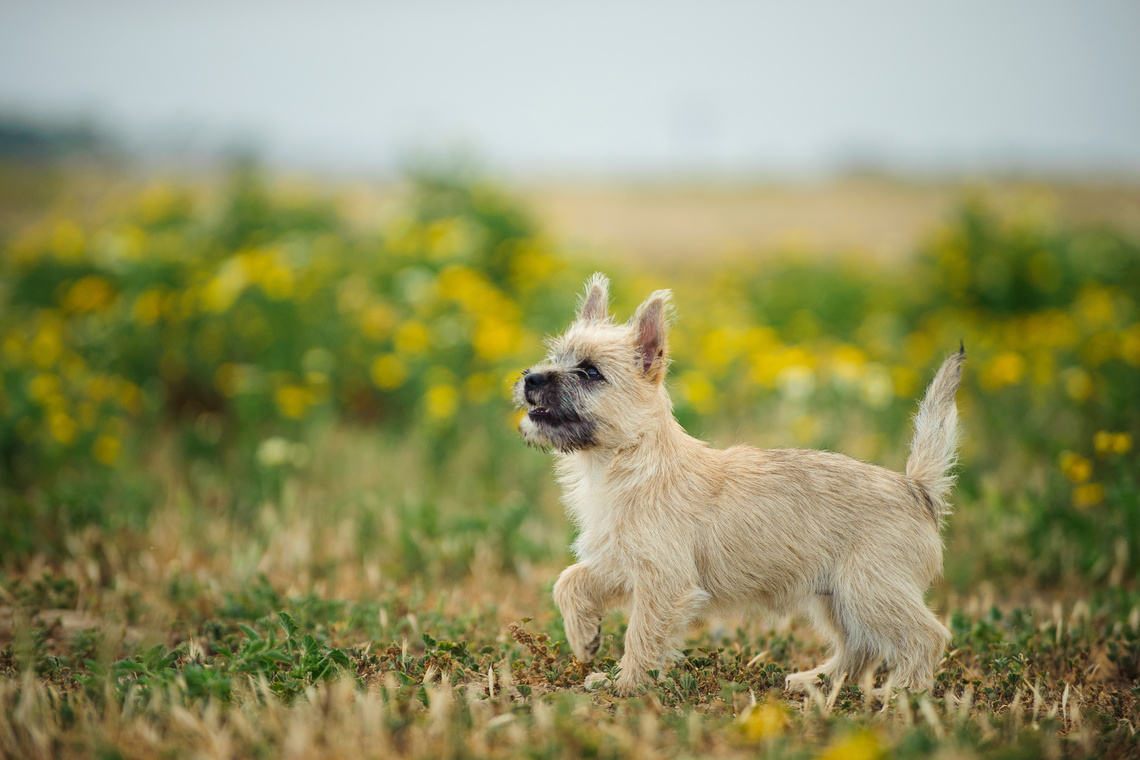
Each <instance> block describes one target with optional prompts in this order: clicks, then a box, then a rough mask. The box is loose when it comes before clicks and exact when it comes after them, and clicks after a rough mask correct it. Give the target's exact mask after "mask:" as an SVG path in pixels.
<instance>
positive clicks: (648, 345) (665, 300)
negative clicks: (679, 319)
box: [632, 290, 673, 383]
mask: <svg viewBox="0 0 1140 760" xmlns="http://www.w3.org/2000/svg"><path fill="white" fill-rule="evenodd" d="M672 298H673V294H672V293H670V292H669V291H668V290H658V291H657V292H656V293H654V294H653V295H651V296H649V298H646V299H645V302H644V303H643V304H641V306H638V307H637V313H636V314H634V315H633V320H632V321H633V325H634V330H635V331H636V335H637V355H638V358H639V359H640V360H641V370H642V372H644V373H645V377H646V379H648V380H650V381H652V382H654V383H659V382H661V381H662V380H664V379H665V370H666V367H667V365H668V345H667V342H666V337H667V336H666V329H667V326H668V321H669V304H670V302H671V300H672Z"/></svg>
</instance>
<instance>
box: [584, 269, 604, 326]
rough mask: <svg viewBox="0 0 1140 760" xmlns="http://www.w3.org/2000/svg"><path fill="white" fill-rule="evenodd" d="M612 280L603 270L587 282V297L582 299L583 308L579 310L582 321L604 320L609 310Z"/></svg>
mask: <svg viewBox="0 0 1140 760" xmlns="http://www.w3.org/2000/svg"><path fill="white" fill-rule="evenodd" d="M609 303H610V281H609V280H608V279H606V276H605V275H604V274H602V273H601V272H595V273H594V276H593V277H591V278H590V280H589V282H587V283H586V298H585V300H584V301H582V308H581V310H580V311H579V312H578V319H579V320H580V321H582V322H604V321H605V319H606V317H607V316H608V312H609Z"/></svg>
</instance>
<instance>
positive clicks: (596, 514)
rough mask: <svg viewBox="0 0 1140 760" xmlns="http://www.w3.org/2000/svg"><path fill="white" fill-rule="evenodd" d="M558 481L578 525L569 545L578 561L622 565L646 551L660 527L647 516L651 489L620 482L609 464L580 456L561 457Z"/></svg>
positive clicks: (651, 502) (650, 513) (651, 503)
mask: <svg viewBox="0 0 1140 760" xmlns="http://www.w3.org/2000/svg"><path fill="white" fill-rule="evenodd" d="M559 480H560V482H561V485H562V488H563V500H564V502H565V505H566V508H567V512H568V513H569V516H570V518H571V519H572V520H573V521H574V523H575V525H576V526H577V528H578V537H577V539H576V540H575V542H574V547H573V550H574V553H575V555H576V556H577V557H578V558H579V559H580V560H583V561H586V560H591V561H595V562H600V563H602V564H616V565H625V564H628V562H629V561H630V560H633V559H635V558H636V557H638V556H639V555H640V554H642V553H644V552H645V551H647V550H650V544H652V543H653V540H654V535H655V533H656V532H657V529H659V528H661V527H662V526H661V525H660V520H655V519H654V517H653V515H654V513H657V512H658V511H659V510H657V509H656V508H655V506H656V505H655V502H656V501H657V499H656V498H654V496H656V495H655V494H654V495H650V494H648V493H644V492H643V491H642V490H639V489H630V488H629V487H628V486H626V487H623V484H622V483H621V482H620V479H615V478H614V476H613V473H612V472H611V471H610V470H609V468H607V467H605V466H603V465H600V464H598V463H596V462H594V461H592V460H590V459H587V458H585V457H583V458H581V459H578V460H569V461H567V462H565V463H564V466H563V467H562V468H560V477H559ZM615 481H616V482H615Z"/></svg>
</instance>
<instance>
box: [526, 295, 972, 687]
mask: <svg viewBox="0 0 1140 760" xmlns="http://www.w3.org/2000/svg"><path fill="white" fill-rule="evenodd" d="M608 290H609V283H608V280H607V279H606V278H605V277H604V276H603V275H601V274H596V275H594V276H593V277H592V278H591V279H590V281H589V282H588V283H587V288H586V295H585V298H584V300H583V301H582V302H581V307H580V310H579V313H578V316H577V319H576V320H575V321H574V322H573V324H571V325H570V327H569V328H568V329H567V330H566V332H565V333H563V334H562V335H561V336H558V337H555V338H553V339H551V340H549V341H548V347H549V355H548V356H547V358H546V360H545V361H544V362H543V363H541V364H537V365H535V366H533V367H530V368H529V369H528V370H526V371H525V372H524V373H523V374H522V376H521V378H520V379H519V380H518V381H517V383H516V384H515V385H514V388H513V395H514V399H515V402H516V403H517V405H518V406H519V407H520V408H521V409H524V410H525V412H526V413H525V415H524V416H523V417H522V419H521V421H520V423H519V431H520V433H521V434H522V437H523V439H524V440H525V441H526V442H527V443H528V444H531V445H533V446H537V447H539V448H542V449H546V450H553V452H554V456H555V460H556V472H557V476H558V480H559V482H560V485H561V487H562V489H563V501H564V503H565V506H566V508H567V511H568V513H569V516H570V517H571V519H572V520H573V522H574V523H575V524H576V526H577V528H578V538H577V540H576V541H575V543H574V546H573V551H574V554H575V555H576V557H577V558H578V559H579V561H578V562H577V564H574V565H571V566H570V567H568V568H566V569H565V570H564V571H563V572H562V573H561V574H560V575H559V577H558V580H557V582H556V583H555V585H554V600H555V603H556V604H557V605H558V609H559V610H560V611H561V613H562V617H563V619H564V622H565V629H566V638H567V641H568V643H569V646H570V649H571V651H572V652H573V654H574V656H575V657H577V658H578V660H580V661H582V662H589V661H590V660H592V659H593V657H594V655H595V654H597V651H598V647H599V645H600V643H601V619H602V616H603V615H604V614H605V613H606V612H607V611H608V610H611V609H616V608H622V609H628V611H629V626H628V629H627V632H626V636H625V642H624V649H625V652H624V655H623V656H622V658H621V663H620V665H621V668H620V674H619V676H618V678H617V680H616V683H615V688H616V691H617V693H618V694H619V695H623V696H628V695H632V694H635V693H637V691H638V687H639V686H640V685H642V684H648V683H649V682H650V681H651V675H650V673H651V671H656V670H661V669H662V668H663V667H664V665H665V664H666V663H667V662H668V661H670V660H674V659H677V658H678V657H680V656H681V655H680V652H678V651H677V649H678V647H679V646H680V645H682V644H683V641H684V638H683V637H684V634H685V632H686V631H687V629H688V627H689V626H690V625H692V624H693V623H694V622H695V621H697V620H698V619H701V618H703V617H705V616H708V615H710V614H733V615H735V614H739V613H741V612H748V611H761V612H768V613H774V614H787V613H791V612H806V613H807V614H808V616H809V617H810V619H811V620H812V621H813V622H814V623H815V626H816V627H817V629H818V630H819V631H820V632H821V633H822V634H823V635H824V636H825V637H826V638H827V639H828V640H829V642H830V644H831V647H832V650H833V651H832V656H831V658H830V659H828V660H827V661H826V662H825V663H823V664H822V665H820V666H819V667H817V668H815V669H813V670H809V671H806V672H801V673H793V674H791V675H789V676H787V679H786V682H785V686H786V688H788V689H792V690H801V691H802V690H807V689H808V688H810V686H811V685H813V684H814V683H815V682H816V681H817V679H818V678H819V677H820V676H825V675H826V676H828V677H829V678H831V679H832V680H833V684H834V683H835V679H847V680H849V681H851V682H855V683H865V681H864V678H870V677H873V675H874V673H875V669H876V668H877V667H878V666H880V665H885V666H886V667H887V668H888V669H889V673H890V675H889V679H890V680H889V683H891V684H893V685H895V686H899V687H903V688H906V689H911V690H925V689H930V688H931V687H932V686H933V683H934V669H935V666H936V664H937V663H938V660H939V659H940V658H941V656H942V652H943V651H944V649H945V647H946V645H947V643H948V642H949V640H950V633H949V631H948V630H947V629H946V627H945V626H943V625H942V624H941V623H940V622H939V621H938V619H937V618H936V617H935V616H934V614H933V613H932V612H931V611H930V609H929V608H928V607H927V606H926V603H925V602H924V600H923V594H924V593H925V591H926V590H927V588H928V587H929V586H930V584H931V583H932V582H933V581H934V580H935V579H936V578H938V577H939V576H940V575H941V573H942V537H941V528H942V523H943V520H944V517H945V516H946V515H948V514H949V513H950V504H949V502H948V501H947V498H948V495H949V492H950V490H951V488H952V487H953V484H954V475H953V468H954V465H955V464H956V461H957V448H958V424H957V423H958V413H957V408H956V406H955V398H954V397H955V392H956V391H957V388H958V384H959V382H960V378H961V367H962V363H963V361H964V360H965V357H966V354H965V347H964V346H963V347H961V349H960V350H959V351H958V352H957V353H955V354H953V355H951V356H950V357H949V358H948V359H946V361H945V362H944V363H943V365H942V367H941V368H940V369H939V370H938V372H937V374H936V375H935V377H934V380H933V382H932V383H931V385H930V387H929V389H928V390H927V392H926V396H925V398H924V399H923V400H922V402H921V404H920V406H919V410H918V413H917V415H916V417H915V419H914V426H915V432H914V438H913V440H912V442H911V446H910V457H909V459H908V460H907V464H906V473H905V474H900V473H897V472H894V471H892V470H888V469H885V468H883V467H878V466H876V465H872V464H868V463H866V462H861V461H859V460H856V459H852V458H851V457H847V456H844V455H842V454H836V453H832V452H828V451H806V450H795V449H773V450H758V449H754V448H751V447H748V446H734V447H732V448H729V449H725V450H720V449H714V448H711V447H709V445H708V444H707V443H705V442H704V441H701V440H699V439H696V438H693V437H691V436H689V435H688V434H687V433H686V432H685V431H684V429H683V428H682V427H681V425H680V424H679V423H678V422H677V420H676V419H675V418H674V416H673V405H672V401H671V400H670V398H669V394H668V392H667V390H666V387H665V375H666V371H667V368H668V363H669V350H668V325H669V321H670V304H671V294H670V292H669V291H667V290H660V291H657V292H655V293H653V294H652V295H650V296H649V297H648V298H647V299H646V300H645V301H644V303H642V304H641V306H640V307H638V309H637V311H636V313H635V314H634V316H633V317H632V319H630V321H629V322H627V323H625V324H618V323H617V322H615V321H614V319H613V318H612V317H611V316H610V314H609V293H608Z"/></svg>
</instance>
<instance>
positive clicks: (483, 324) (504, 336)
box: [472, 317, 521, 361]
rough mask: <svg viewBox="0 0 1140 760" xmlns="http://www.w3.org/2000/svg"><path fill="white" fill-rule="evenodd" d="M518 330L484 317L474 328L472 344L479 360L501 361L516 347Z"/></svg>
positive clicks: (507, 324) (516, 327) (500, 321)
mask: <svg viewBox="0 0 1140 760" xmlns="http://www.w3.org/2000/svg"><path fill="white" fill-rule="evenodd" d="M520 334H521V333H520V330H519V328H518V325H514V324H509V323H507V322H505V321H503V320H501V319H498V318H496V317H484V318H482V319H480V320H479V323H478V325H477V326H476V328H475V335H474V337H473V338H472V343H473V344H474V346H475V353H476V354H478V355H479V358H481V359H486V360H488V361H494V360H495V359H501V358H502V357H504V356H507V355H508V354H510V353H511V352H512V351H514V350H515V349H516V348H517V347H518V343H519V337H520Z"/></svg>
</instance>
